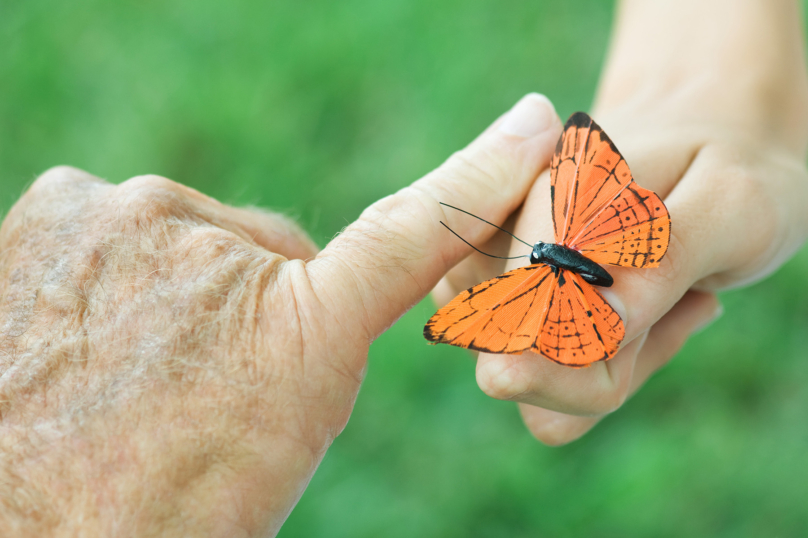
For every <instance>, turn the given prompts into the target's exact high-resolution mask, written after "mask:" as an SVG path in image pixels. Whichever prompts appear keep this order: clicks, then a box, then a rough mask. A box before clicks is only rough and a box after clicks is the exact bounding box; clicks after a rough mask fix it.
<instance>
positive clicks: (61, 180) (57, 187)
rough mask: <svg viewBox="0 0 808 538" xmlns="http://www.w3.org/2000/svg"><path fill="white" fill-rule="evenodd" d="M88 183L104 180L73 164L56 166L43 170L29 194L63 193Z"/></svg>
mask: <svg viewBox="0 0 808 538" xmlns="http://www.w3.org/2000/svg"><path fill="white" fill-rule="evenodd" d="M87 183H96V184H102V183H104V181H103V180H102V179H99V178H97V177H95V176H92V175H90V174H88V173H87V172H84V171H83V170H79V169H78V168H73V167H72V166H64V165H62V166H54V167H53V168H50V169H48V170H46V171H45V172H43V173H42V174H41V175H40V176H39V177H38V178H37V179H36V180H35V181H34V182H33V183H32V184H31V187H30V188H29V189H28V193H29V194H35V195H38V194H42V193H49V194H56V193H58V194H63V193H64V192H65V191H72V190H79V189H80V188H81V187H82V186H84V185H86V184H87Z"/></svg>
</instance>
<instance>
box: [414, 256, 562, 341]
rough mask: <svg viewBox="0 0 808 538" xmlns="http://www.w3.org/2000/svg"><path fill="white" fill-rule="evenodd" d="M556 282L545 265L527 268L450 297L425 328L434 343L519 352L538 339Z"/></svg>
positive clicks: (510, 272) (508, 273) (426, 335)
mask: <svg viewBox="0 0 808 538" xmlns="http://www.w3.org/2000/svg"><path fill="white" fill-rule="evenodd" d="M554 283H555V279H554V278H553V277H552V272H551V270H550V268H549V267H548V266H546V265H528V266H526V267H520V268H518V269H514V270H513V271H508V272H507V273H504V274H502V275H500V276H498V277H495V278H492V279H491V280H487V281H485V282H483V283H481V284H478V285H476V286H474V287H472V288H469V289H468V290H466V291H464V292H463V293H461V294H460V295H458V296H457V297H455V298H454V299H453V300H452V301H451V302H450V303H449V304H447V305H446V306H444V307H443V308H441V309H440V310H438V312H437V313H436V314H435V315H434V316H432V317H431V318H430V320H429V321H428V322H427V324H426V326H425V327H424V336H425V337H426V339H427V340H429V341H431V342H435V343H444V344H451V345H455V346H460V347H465V348H468V349H475V350H478V351H486V352H489V353H521V352H523V351H526V350H528V349H530V348H531V347H532V346H533V345H534V343H535V341H536V338H537V335H538V334H539V331H540V327H541V323H542V320H543V317H544V312H545V311H546V303H547V302H548V301H549V297H550V295H551V294H552V291H553V290H552V286H553V285H554Z"/></svg>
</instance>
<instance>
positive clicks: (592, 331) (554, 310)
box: [536, 270, 625, 368]
mask: <svg viewBox="0 0 808 538" xmlns="http://www.w3.org/2000/svg"><path fill="white" fill-rule="evenodd" d="M557 278H558V285H557V286H556V287H555V288H554V292H553V296H552V298H551V299H550V302H549V304H548V308H547V316H546V319H545V321H544V324H543V326H542V329H541V333H540V337H539V340H537V342H536V348H537V349H536V351H539V352H541V354H542V355H544V356H545V357H547V358H548V359H550V360H552V361H555V362H557V363H560V364H563V365H565V366H572V367H577V368H581V367H585V366H589V365H590V364H592V363H594V362H597V361H603V360H607V359H610V358H611V357H613V356H614V354H615V353H617V349H618V348H619V347H620V342H621V341H622V340H623V336H624V335H625V329H624V327H623V321H622V320H621V319H620V316H619V315H618V314H617V313H616V312H615V311H614V309H612V307H611V306H610V305H609V303H607V302H606V300H605V299H604V298H603V296H602V295H601V294H600V292H598V291H597V290H596V289H595V288H594V287H593V286H592V285H590V284H588V283H586V282H585V281H584V280H583V278H581V276H580V275H577V274H575V273H572V272H570V271H564V270H560V271H559V275H558V277H557Z"/></svg>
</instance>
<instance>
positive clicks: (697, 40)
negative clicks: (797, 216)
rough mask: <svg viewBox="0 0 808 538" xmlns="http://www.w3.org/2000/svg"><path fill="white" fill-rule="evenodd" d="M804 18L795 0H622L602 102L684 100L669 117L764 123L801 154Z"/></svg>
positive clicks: (609, 108) (758, 126)
mask: <svg viewBox="0 0 808 538" xmlns="http://www.w3.org/2000/svg"><path fill="white" fill-rule="evenodd" d="M801 24H802V14H801V10H800V8H799V5H798V3H797V2H796V1H794V0H742V1H738V0H659V1H654V2H648V1H647V0H624V1H623V2H622V3H621V4H620V7H619V10H618V14H617V21H616V24H615V32H614V35H613V41H612V44H611V47H610V52H609V55H608V59H607V64H606V68H605V69H604V72H603V76H602V80H601V85H600V89H599V92H598V97H597V100H596V107H595V108H596V109H597V110H598V111H599V112H600V113H612V112H616V111H618V110H619V109H621V108H623V107H629V108H631V107H636V106H637V105H638V103H643V104H645V105H647V106H648V108H651V106H652V105H651V104H652V103H655V105H653V106H659V103H660V99H661V98H662V99H664V100H665V102H666V103H667V104H674V103H671V102H672V101H680V102H681V104H682V106H675V107H673V108H675V109H676V110H677V117H676V118H668V119H676V120H677V121H678V122H680V123H684V122H688V123H693V122H695V123H708V122H710V121H716V120H717V121H721V122H723V123H724V124H725V126H726V127H730V128H740V129H744V130H747V129H748V130H755V131H758V132H760V131H761V130H763V132H766V133H767V134H768V136H771V137H774V138H775V140H773V142H775V143H777V144H782V145H785V146H786V147H787V148H788V149H791V150H793V151H795V152H800V153H801V154H802V153H803V152H804V151H805V148H806V145H807V144H808V133H807V132H806V125H808V78H807V77H806V71H805V58H804V49H803V32H802V26H801ZM761 134H763V133H761Z"/></svg>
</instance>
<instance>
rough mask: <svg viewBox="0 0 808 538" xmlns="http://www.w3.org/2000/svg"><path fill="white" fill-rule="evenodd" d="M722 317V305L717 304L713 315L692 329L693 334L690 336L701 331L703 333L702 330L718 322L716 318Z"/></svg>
mask: <svg viewBox="0 0 808 538" xmlns="http://www.w3.org/2000/svg"><path fill="white" fill-rule="evenodd" d="M723 315H724V305H722V304H721V303H718V306H717V307H716V309H715V311H714V312H713V315H712V316H710V317H709V318H707V319H706V320H705V321H702V322H701V323H699V324H698V325H696V328H695V329H693V332H692V333H691V334H696V333H700V332H701V331H703V330H704V329H706V328H707V327H709V326H710V325H712V324H713V323H715V322H716V321H717V320H718V318H720V317H721V316H723Z"/></svg>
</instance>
